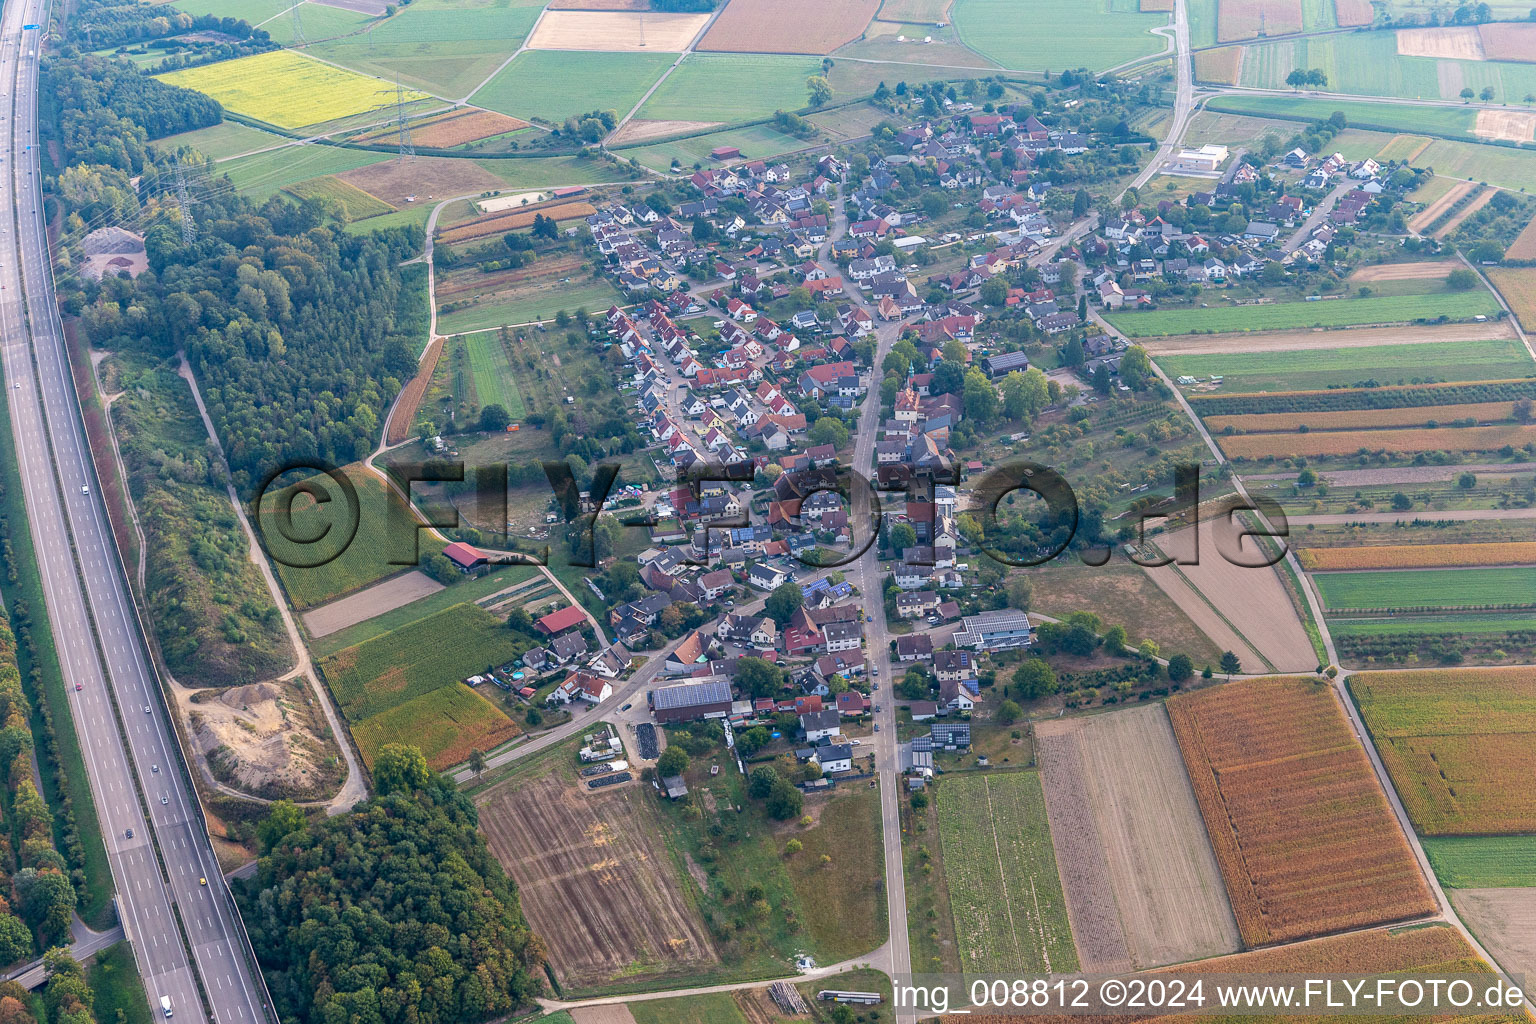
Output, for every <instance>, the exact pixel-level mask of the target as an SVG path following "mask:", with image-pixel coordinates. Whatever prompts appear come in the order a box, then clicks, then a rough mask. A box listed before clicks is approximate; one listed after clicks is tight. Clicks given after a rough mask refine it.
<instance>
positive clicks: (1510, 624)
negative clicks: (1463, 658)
mask: <svg viewBox="0 0 1536 1024" xmlns="http://www.w3.org/2000/svg"><path fill="white" fill-rule="evenodd" d="M1527 630H1536V616H1530V615H1524V616H1522V615H1412V616H1405V615H1396V616H1393V617H1392V618H1389V619H1335V620H1333V621H1332V622H1330V623H1328V631H1329V632H1330V633H1332V634H1333V635H1334V636H1405V635H1411V634H1414V633H1433V634H1445V633H1462V634H1470V633H1513V632H1523V631H1527Z"/></svg>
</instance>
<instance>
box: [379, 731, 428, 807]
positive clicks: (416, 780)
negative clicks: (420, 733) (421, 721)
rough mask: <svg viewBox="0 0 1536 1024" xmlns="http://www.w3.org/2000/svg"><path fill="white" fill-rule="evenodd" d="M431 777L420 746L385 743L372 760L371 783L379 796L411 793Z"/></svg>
mask: <svg viewBox="0 0 1536 1024" xmlns="http://www.w3.org/2000/svg"><path fill="white" fill-rule="evenodd" d="M431 777H432V770H431V769H430V768H428V767H427V759H426V756H425V755H423V754H422V752H421V750H420V748H418V747H412V746H407V745H406V744H404V743H386V744H384V746H382V747H380V748H379V755H378V757H377V758H375V759H374V762H373V784H374V788H375V789H377V790H378V793H379V795H380V796H387V795H388V794H390V793H411V792H413V791H415V790H418V789H421V788H422V787H423V786H425V785H426V784H427V780H428V779H430V778H431Z"/></svg>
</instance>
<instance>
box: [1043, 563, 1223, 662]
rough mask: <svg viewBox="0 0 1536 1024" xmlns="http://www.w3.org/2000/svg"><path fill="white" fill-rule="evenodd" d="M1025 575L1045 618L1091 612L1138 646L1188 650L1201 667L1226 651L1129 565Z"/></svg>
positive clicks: (1052, 567) (1050, 568)
mask: <svg viewBox="0 0 1536 1024" xmlns="http://www.w3.org/2000/svg"><path fill="white" fill-rule="evenodd" d="M1025 575H1026V576H1027V577H1028V578H1029V579H1030V581H1031V582H1033V583H1034V587H1035V604H1034V607H1035V608H1036V609H1037V610H1038V611H1040V612H1041V613H1043V614H1045V615H1052V616H1055V617H1056V618H1059V619H1064V618H1066V617H1067V616H1068V615H1070V614H1071V613H1072V612H1075V611H1091V612H1094V613H1095V614H1097V615H1098V616H1100V617H1101V618H1102V619H1103V620H1104V621H1105V622H1112V623H1118V624H1120V625H1123V626H1124V627H1125V629H1126V632H1127V633H1128V634H1129V635H1130V638H1131V643H1132V645H1133V646H1134V645H1136V644H1139V643H1141V641H1142V640H1154V641H1156V642H1157V644H1158V645H1159V646H1160V647H1161V648H1162V649H1163V650H1165V651H1183V652H1184V653H1185V654H1188V655H1189V656H1190V658H1192V659H1193V660H1194V663H1195V664H1196V665H1205V664H1211V665H1214V664H1216V663H1217V662H1218V661H1219V660H1220V659H1221V652H1222V651H1223V650H1224V649H1225V648H1224V647H1222V646H1220V645H1218V644H1215V643H1213V642H1212V641H1211V639H1210V638H1209V637H1208V636H1206V635H1205V633H1204V632H1202V631H1201V629H1200V627H1199V626H1197V625H1196V624H1195V623H1194V622H1193V621H1191V620H1190V618H1189V616H1188V615H1185V614H1184V612H1183V611H1181V610H1180V609H1179V607H1178V605H1176V604H1174V602H1173V601H1172V600H1171V599H1170V598H1169V597H1168V595H1167V594H1165V593H1163V591H1162V589H1161V588H1160V587H1158V585H1157V584H1156V583H1154V582H1152V580H1150V579H1148V578H1147V574H1146V572H1145V571H1144V570H1143V569H1142V568H1141V566H1139V565H1136V564H1134V563H1133V562H1130V561H1128V560H1122V559H1111V560H1110V561H1109V562H1106V563H1105V564H1104V565H1101V566H1096V567H1089V566H1086V565H1077V564H1070V565H1063V564H1061V563H1059V562H1052V563H1049V564H1047V565H1043V566H1039V567H1036V568H1033V569H1029V570H1027V571H1026V573H1025Z"/></svg>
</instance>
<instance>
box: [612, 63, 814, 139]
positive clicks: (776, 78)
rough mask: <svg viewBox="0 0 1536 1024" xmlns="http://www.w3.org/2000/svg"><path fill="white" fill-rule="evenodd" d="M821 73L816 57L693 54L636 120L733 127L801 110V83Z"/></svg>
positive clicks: (805, 100)
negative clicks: (705, 123) (788, 111)
mask: <svg viewBox="0 0 1536 1024" xmlns="http://www.w3.org/2000/svg"><path fill="white" fill-rule="evenodd" d="M819 74H821V60H820V59H819V58H816V57H784V56H765V55H754V54H731V55H729V56H725V55H720V56H716V55H712V54H711V55H703V54H697V53H695V54H692V55H691V56H689V58H688V59H687V60H685V61H683V62H682V63H681V64H679V65H678V67H677V70H676V71H674V72H672V74H670V75H669V76H667V80H666V81H665V82H663V83H661V87H660V88H658V89H657V90H656V92H655V93H654V94H653V95H652V96H651V98H650V99H648V100H646V102H645V106H643V107H641V108H640V113H639V114H638V115H637V116H639V117H640V118H642V119H645V120H659V121H721V122H724V123H726V124H734V123H736V122H738V121H752V120H756V119H757V118H761V117H768V116H769V115H771V114H772V113H773V112H774V111H776V110H799V109H801V108H802V107H804V106H805V105H806V104H808V103H809V102H810V96H809V94H808V93H807V92H806V88H805V80H806V78H807V77H808V76H810V75H819Z"/></svg>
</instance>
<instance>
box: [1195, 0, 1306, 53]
mask: <svg viewBox="0 0 1536 1024" xmlns="http://www.w3.org/2000/svg"><path fill="white" fill-rule="evenodd" d="M1261 27H1262V28H1263V30H1264V34H1265V35H1266V36H1283V35H1289V34H1290V33H1292V32H1300V31H1301V0H1219V2H1218V3H1217V6H1216V41H1217V42H1218V43H1229V42H1232V41H1233V40H1236V39H1256V38H1258V36H1259V29H1260V28H1261Z"/></svg>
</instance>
